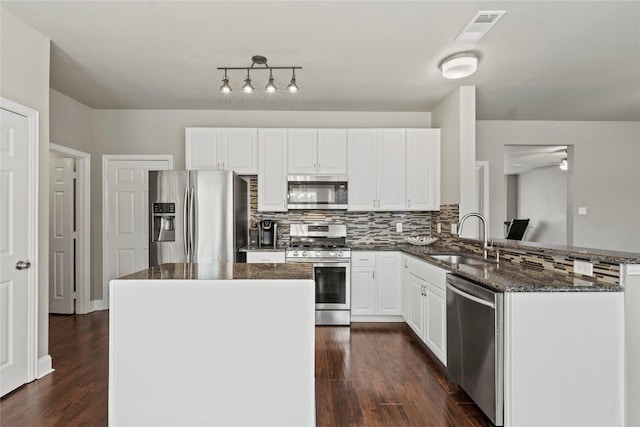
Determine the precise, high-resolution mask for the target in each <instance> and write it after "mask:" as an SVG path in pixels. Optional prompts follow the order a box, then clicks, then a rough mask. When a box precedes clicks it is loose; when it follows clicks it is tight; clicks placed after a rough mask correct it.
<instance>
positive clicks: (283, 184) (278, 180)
mask: <svg viewBox="0 0 640 427" xmlns="http://www.w3.org/2000/svg"><path fill="white" fill-rule="evenodd" d="M286 150H287V131H286V130H285V129H259V130H258V211H260V212H284V211H286V210H287V175H286V168H287V151H286Z"/></svg>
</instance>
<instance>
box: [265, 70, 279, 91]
mask: <svg viewBox="0 0 640 427" xmlns="http://www.w3.org/2000/svg"><path fill="white" fill-rule="evenodd" d="M264 90H266V91H267V92H269V93H274V92H275V91H276V90H278V88H277V87H276V85H275V83H273V73H271V72H269V83H267V86H265V88H264Z"/></svg>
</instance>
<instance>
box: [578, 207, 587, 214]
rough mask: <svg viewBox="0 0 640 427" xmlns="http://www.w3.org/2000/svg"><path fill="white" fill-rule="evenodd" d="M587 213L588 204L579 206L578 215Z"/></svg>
mask: <svg viewBox="0 0 640 427" xmlns="http://www.w3.org/2000/svg"><path fill="white" fill-rule="evenodd" d="M586 214H587V207H586V206H580V207H579V208H578V215H586Z"/></svg>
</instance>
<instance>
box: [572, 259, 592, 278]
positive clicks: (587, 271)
mask: <svg viewBox="0 0 640 427" xmlns="http://www.w3.org/2000/svg"><path fill="white" fill-rule="evenodd" d="M573 272H574V273H575V274H582V275H583V276H591V277H593V263H591V262H589V261H578V260H577V259H576V260H573Z"/></svg>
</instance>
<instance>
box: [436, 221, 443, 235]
mask: <svg viewBox="0 0 640 427" xmlns="http://www.w3.org/2000/svg"><path fill="white" fill-rule="evenodd" d="M436 231H437V232H438V233H442V224H441V223H438V224H436Z"/></svg>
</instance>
